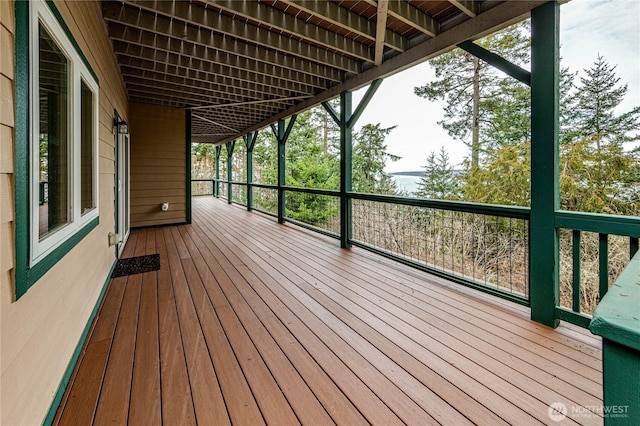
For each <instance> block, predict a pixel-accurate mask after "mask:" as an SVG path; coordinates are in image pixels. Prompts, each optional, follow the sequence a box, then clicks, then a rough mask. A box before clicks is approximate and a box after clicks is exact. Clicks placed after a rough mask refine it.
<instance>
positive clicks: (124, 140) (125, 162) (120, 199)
mask: <svg viewBox="0 0 640 426" xmlns="http://www.w3.org/2000/svg"><path fill="white" fill-rule="evenodd" d="M117 153H118V158H117V165H116V167H117V176H116V200H117V203H118V223H117V226H116V228H117V229H116V232H117V233H118V235H120V237H121V242H120V243H119V244H118V257H120V255H121V254H122V250H123V249H124V245H125V243H126V242H127V238H128V237H129V135H127V134H124V135H122V134H119V135H118V148H117Z"/></svg>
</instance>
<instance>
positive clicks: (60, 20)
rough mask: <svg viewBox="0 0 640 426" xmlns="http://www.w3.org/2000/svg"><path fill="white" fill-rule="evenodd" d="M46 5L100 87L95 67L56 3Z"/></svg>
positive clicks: (47, 0)
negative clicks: (81, 47) (85, 54)
mask: <svg viewBox="0 0 640 426" xmlns="http://www.w3.org/2000/svg"><path fill="white" fill-rule="evenodd" d="M16 3H18V2H16ZM46 3H47V6H49V9H51V12H52V13H53V15H54V16H55V17H56V19H57V20H58V23H59V24H60V26H61V27H62V30H63V31H64V32H65V34H66V35H67V37H68V38H69V41H71V44H72V45H73V47H74V49H75V50H76V53H77V54H78V56H80V59H82V62H83V63H84V65H85V66H86V67H87V69H88V70H89V73H90V74H91V76H92V77H93V78H94V79H95V80H96V83H97V84H98V86H99V85H100V80H99V79H98V75H97V74H96V73H95V71H94V70H93V67H91V64H90V63H89V60H88V59H87V57H86V56H84V53H82V49H80V45H79V44H78V42H77V41H76V39H75V37H74V36H73V34H72V33H71V30H70V29H69V27H68V26H67V23H66V22H64V19H63V18H62V15H61V14H60V11H59V10H58V8H57V7H56V5H55V3H54V2H53V0H46Z"/></svg>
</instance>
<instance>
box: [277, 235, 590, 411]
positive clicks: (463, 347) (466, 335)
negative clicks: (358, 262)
mask: <svg viewBox="0 0 640 426" xmlns="http://www.w3.org/2000/svg"><path fill="white" fill-rule="evenodd" d="M267 244H268V243H267ZM283 246H284V244H278V247H279V248H280V252H281V253H282V252H286V256H287V258H289V259H290V258H292V257H293V258H296V257H298V258H299V260H300V261H302V262H305V263H306V268H305V267H303V269H300V268H297V269H291V266H286V265H284V264H283V265H280V267H281V268H287V267H288V268H289V270H290V271H291V272H292V273H293V274H298V275H300V276H302V277H303V278H304V279H306V280H309V281H311V280H315V281H318V280H319V279H321V280H322V281H323V282H322V285H318V284H317V285H316V287H312V288H311V290H308V292H309V293H311V292H313V291H314V290H319V291H321V292H327V291H330V290H328V289H329V288H332V289H333V290H334V291H336V292H338V293H339V294H340V295H338V296H337V297H338V298H340V297H342V300H346V303H351V305H352V306H348V307H347V309H349V310H350V311H351V312H354V309H358V306H357V305H354V304H353V303H352V302H351V301H352V300H358V298H360V297H361V299H362V300H367V302H366V306H362V308H361V309H362V310H363V312H362V313H361V316H362V315H364V316H367V315H369V313H370V312H373V311H375V310H376V308H377V307H378V306H382V305H385V304H386V305H385V306H386V307H385V309H386V310H387V311H388V312H390V313H393V315H395V316H396V317H397V318H400V319H402V320H404V321H405V322H406V323H408V324H410V325H411V326H412V327H413V329H412V330H411V329H409V330H408V333H409V334H412V333H413V334H415V331H417V330H425V329H432V330H433V331H432V332H431V334H432V335H433V336H435V337H436V338H437V339H438V342H440V344H444V345H447V346H448V348H447V349H446V350H447V352H448V350H449V349H453V350H454V351H455V352H456V353H460V354H461V355H462V356H464V357H468V358H470V359H485V368H489V367H491V368H493V369H494V370H496V371H498V372H499V373H500V374H499V376H501V377H507V378H509V379H515V380H514V381H515V383H521V384H522V385H521V386H523V390H527V391H529V390H530V391H533V392H535V393H536V394H537V395H539V396H540V397H542V398H545V399H544V401H543V402H545V404H546V405H549V404H550V403H551V402H554V401H557V400H559V399H560V398H561V397H563V395H566V394H573V393H575V394H576V395H577V397H579V399H580V400H582V401H583V402H586V403H587V404H586V405H587V406H596V405H597V404H598V401H599V398H600V397H599V396H592V395H599V392H600V389H601V387H600V386H599V385H598V384H597V383H596V382H595V381H593V380H589V379H587V378H585V377H584V376H582V375H579V374H570V373H572V370H569V371H567V368H566V367H567V366H566V364H567V363H569V364H570V363H571V362H570V360H564V362H563V366H558V365H557V364H554V363H550V362H546V363H544V362H543V361H542V360H541V359H540V358H539V357H538V356H537V354H536V353H534V352H531V351H526V350H523V349H522V348H521V347H520V346H517V345H509V344H507V342H504V341H501V339H500V338H499V337H497V336H496V337H494V338H493V339H491V340H489V339H487V341H485V340H482V339H480V338H478V337H476V336H475V334H478V335H482V333H481V332H480V333H478V332H477V330H476V331H475V332H474V330H473V328H474V326H473V324H471V325H470V328H471V331H465V330H463V329H461V328H459V321H457V323H456V321H449V322H446V321H445V320H446V319H447V315H449V312H446V311H440V312H438V315H437V316H436V315H433V314H431V313H429V312H427V311H426V310H420V309H418V307H417V306H416V305H415V304H413V303H412V301H411V300H409V301H407V300H406V299H403V300H400V299H399V298H397V297H396V296H395V295H393V294H391V293H390V292H388V291H383V290H382V289H377V288H376V287H375V286H374V285H371V283H363V282H360V279H359V277H358V276H355V274H354V273H353V272H348V273H347V272H346V271H345V272H343V273H342V274H335V273H334V272H333V271H336V269H328V268H319V267H318V266H317V264H316V263H315V262H314V260H315V259H317V257H316V258H311V257H310V256H309V255H310V253H304V252H301V251H300V250H298V251H295V250H287V249H286V248H284V247H283ZM272 248H274V249H275V247H272ZM315 253H316V255H317V251H316V252H315ZM309 259H314V260H309ZM292 264H293V263H292V262H288V263H287V265H292ZM322 266H324V265H322ZM313 269H315V271H314V272H313V276H311V275H310V273H307V272H306V271H307V270H308V271H312V270H313ZM323 274H324V275H325V277H324V278H322V277H323ZM345 281H350V282H352V283H354V284H359V285H357V286H352V287H350V289H347V288H346V286H343V285H340V284H339V283H341V282H345ZM304 284H305V282H304V280H303V281H302V283H301V285H304ZM365 287H366V289H365ZM372 289H377V291H374V293H375V294H373V293H372V294H368V293H367V292H368V291H371V290H372ZM396 294H397V293H396ZM314 297H316V296H314ZM334 299H335V296H334ZM385 299H388V300H385ZM394 299H395V300H394ZM389 300H391V302H389ZM361 304H362V302H361ZM328 309H330V310H331V311H332V312H335V309H336V308H335V307H330V308H328ZM393 321H394V320H393V319H391V321H390V322H393ZM395 334H396V335H397V334H398V333H397V331H396V332H395ZM415 340H416V341H420V340H424V339H421V338H420V336H418V338H417V339H415ZM438 342H436V344H437V343H438ZM492 343H493V344H492ZM505 345H506V348H505ZM433 346H434V345H433V344H429V345H428V347H433ZM480 352H482V353H480ZM457 364H458V363H457ZM505 368H510V370H509V371H501V370H504V369H505ZM574 368H575V370H577V371H579V369H578V368H576V367H575V366H574ZM547 370H548V371H547ZM522 373H525V374H522ZM567 373H569V374H567ZM560 377H561V378H563V379H564V380H563V379H560ZM565 380H566V381H565ZM484 381H485V382H486V381H487V380H486V379H485V380H484ZM549 389H557V390H558V392H551V391H549ZM583 389H584V390H586V391H589V392H590V393H591V395H589V394H588V393H586V392H583ZM545 395H546V397H545ZM567 402H568V403H572V404H576V401H572V400H567Z"/></svg>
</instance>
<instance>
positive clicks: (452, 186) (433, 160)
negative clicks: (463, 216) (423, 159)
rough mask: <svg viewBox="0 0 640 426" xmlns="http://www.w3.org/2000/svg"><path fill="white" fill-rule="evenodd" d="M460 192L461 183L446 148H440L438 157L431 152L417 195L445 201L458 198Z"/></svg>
mask: <svg viewBox="0 0 640 426" xmlns="http://www.w3.org/2000/svg"><path fill="white" fill-rule="evenodd" d="M458 191H459V183H458V180H457V178H456V175H455V171H454V170H453V167H452V166H451V164H450V163H449V154H448V153H447V151H446V150H445V149H444V146H443V147H442V148H440V151H439V152H438V155H437V156H436V153H435V152H434V151H431V154H429V157H427V165H426V166H424V176H422V178H420V182H418V190H417V191H416V195H417V196H418V197H423V198H433V199H441V200H444V199H452V198H456V197H457V195H458Z"/></svg>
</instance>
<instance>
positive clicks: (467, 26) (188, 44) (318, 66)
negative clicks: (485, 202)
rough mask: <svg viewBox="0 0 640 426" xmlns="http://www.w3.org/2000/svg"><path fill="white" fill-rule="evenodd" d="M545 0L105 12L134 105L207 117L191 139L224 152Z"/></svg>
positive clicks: (232, 2)
mask: <svg viewBox="0 0 640 426" xmlns="http://www.w3.org/2000/svg"><path fill="white" fill-rule="evenodd" d="M544 1H546V0H520V1H508V2H502V1H494V0H487V1H470V0H433V1H427V0H380V1H376V0H331V1H329V0H246V1H241V0H219V1H218V0H189V1H186V0H184V1H178V0H102V4H103V17H104V19H105V21H106V22H107V31H108V34H109V37H110V39H111V42H112V45H113V47H114V51H115V54H116V59H117V61H118V65H119V67H120V71H121V74H122V77H123V80H124V82H125V89H126V92H127V96H128V98H129V100H130V101H132V102H143V103H148V104H155V105H163V106H167V107H172V108H187V107H188V108H194V107H196V108H197V109H196V110H195V111H194V113H197V115H198V116H199V117H203V118H204V119H205V120H202V119H200V118H197V117H194V118H193V121H192V130H193V132H192V135H193V134H197V136H196V137H194V138H193V140H194V141H195V140H202V141H207V142H211V143H217V144H220V143H224V142H227V141H230V140H234V139H237V138H238V137H240V136H241V135H242V134H245V133H247V132H250V131H252V130H255V129H260V128H264V127H265V126H268V125H269V124H272V123H273V122H274V121H277V120H278V119H280V118H286V117H289V116H291V115H292V114H296V113H298V112H300V111H302V110H304V109H307V108H309V107H312V106H314V105H317V104H319V103H321V102H323V101H326V100H328V99H331V98H333V97H335V96H337V95H338V94H339V93H341V92H343V91H345V90H346V91H351V90H356V89H358V88H360V87H363V86H365V85H366V84H368V83H370V82H371V81H372V80H375V79H378V78H383V77H385V76H388V75H391V74H394V73H396V72H398V71H399V70H402V69H404V68H407V67H409V66H411V65H413V64H416V63H418V62H422V61H424V60H426V59H428V58H431V57H434V56H436V55H438V54H441V53H444V52H446V51H447V50H449V49H451V48H453V47H454V46H456V45H457V44H459V43H461V42H465V41H468V40H475V39H477V38H479V37H482V36H484V35H486V34H488V33H490V32H493V31H495V30H497V29H500V28H503V27H505V26H507V25H509V24H511V23H514V22H516V20H519V19H522V18H523V17H524V16H525V15H526V14H528V13H529V11H530V10H531V9H532V8H534V7H537V6H538V5H540V4H542V3H544ZM385 8H386V13H385ZM376 64H377V66H376ZM198 107H202V108H198ZM207 120H209V121H207ZM221 125H222V126H227V127H226V128H225V127H221ZM231 129H233V130H231Z"/></svg>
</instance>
